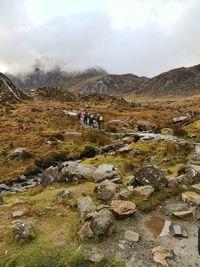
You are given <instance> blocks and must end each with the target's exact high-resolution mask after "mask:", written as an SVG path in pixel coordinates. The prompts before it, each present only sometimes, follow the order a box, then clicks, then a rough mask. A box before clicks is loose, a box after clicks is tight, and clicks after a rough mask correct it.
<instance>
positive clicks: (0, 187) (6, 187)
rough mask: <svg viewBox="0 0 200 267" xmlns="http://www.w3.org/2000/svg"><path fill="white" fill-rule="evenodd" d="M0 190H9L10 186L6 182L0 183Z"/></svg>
mask: <svg viewBox="0 0 200 267" xmlns="http://www.w3.org/2000/svg"><path fill="white" fill-rule="evenodd" d="M0 190H4V191H9V190H10V188H9V187H8V186H7V185H6V184H0Z"/></svg>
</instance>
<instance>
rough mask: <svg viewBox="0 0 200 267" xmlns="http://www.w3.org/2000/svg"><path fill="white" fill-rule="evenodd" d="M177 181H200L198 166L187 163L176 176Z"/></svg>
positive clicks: (189, 182) (188, 182)
mask: <svg viewBox="0 0 200 267" xmlns="http://www.w3.org/2000/svg"><path fill="white" fill-rule="evenodd" d="M177 181H178V183H186V184H192V183H194V182H198V181H200V166H198V165H189V166H187V167H185V168H183V169H182V174H181V175H180V176H178V177H177Z"/></svg>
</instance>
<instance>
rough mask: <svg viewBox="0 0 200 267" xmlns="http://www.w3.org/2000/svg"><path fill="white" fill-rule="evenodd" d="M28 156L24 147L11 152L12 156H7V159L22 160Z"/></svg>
mask: <svg viewBox="0 0 200 267" xmlns="http://www.w3.org/2000/svg"><path fill="white" fill-rule="evenodd" d="M28 155H30V154H29V153H28V152H27V151H26V149H25V148H24V147H18V148H16V149H15V150H14V151H13V152H12V154H11V155H10V156H9V158H10V159H11V160H13V159H22V158H25V157H28Z"/></svg>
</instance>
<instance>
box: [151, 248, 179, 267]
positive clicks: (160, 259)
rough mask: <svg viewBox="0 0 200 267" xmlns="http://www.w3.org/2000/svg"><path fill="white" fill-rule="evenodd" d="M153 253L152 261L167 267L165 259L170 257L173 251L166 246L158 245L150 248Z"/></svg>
mask: <svg viewBox="0 0 200 267" xmlns="http://www.w3.org/2000/svg"><path fill="white" fill-rule="evenodd" d="M152 252H153V254H154V258H153V259H154V261H155V262H157V263H160V264H161V265H162V266H165V267H167V266H168V262H167V260H166V259H171V258H173V257H174V252H173V250H171V249H168V248H166V247H162V246H158V247H155V248H153V249H152Z"/></svg>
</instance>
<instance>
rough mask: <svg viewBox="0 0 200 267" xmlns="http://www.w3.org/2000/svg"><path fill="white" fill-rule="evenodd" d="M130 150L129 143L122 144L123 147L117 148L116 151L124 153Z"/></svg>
mask: <svg viewBox="0 0 200 267" xmlns="http://www.w3.org/2000/svg"><path fill="white" fill-rule="evenodd" d="M130 151H131V148H130V146H129V145H127V146H124V147H122V148H120V149H118V150H117V152H118V153H120V154H126V153H129V152H130Z"/></svg>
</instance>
